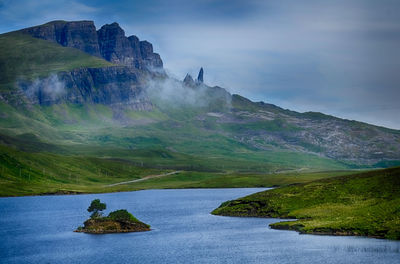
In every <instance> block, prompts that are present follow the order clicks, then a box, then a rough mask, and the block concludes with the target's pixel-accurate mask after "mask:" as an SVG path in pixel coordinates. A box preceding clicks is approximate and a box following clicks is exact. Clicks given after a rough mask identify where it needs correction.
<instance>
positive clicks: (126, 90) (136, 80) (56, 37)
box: [18, 21, 163, 110]
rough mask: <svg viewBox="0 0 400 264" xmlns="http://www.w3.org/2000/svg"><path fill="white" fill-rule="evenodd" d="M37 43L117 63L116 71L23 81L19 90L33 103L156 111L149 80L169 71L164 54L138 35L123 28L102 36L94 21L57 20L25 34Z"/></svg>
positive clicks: (108, 27)
mask: <svg viewBox="0 0 400 264" xmlns="http://www.w3.org/2000/svg"><path fill="white" fill-rule="evenodd" d="M20 32H23V33H25V34H29V35H31V36H32V37H35V38H41V39H44V40H47V41H52V42H55V43H58V44H60V45H62V46H65V47H72V48H76V49H79V50H82V51H84V52H86V53H89V54H91V55H94V56H97V57H101V58H104V59H105V60H107V61H110V62H112V63H113V64H116V65H117V66H115V67H106V68H83V69H76V70H73V71H71V72H59V73H57V74H54V75H52V76H49V77H46V78H41V79H36V80H33V81H32V80H19V82H18V86H19V87H20V88H21V89H22V91H24V93H25V95H26V96H27V97H28V99H29V101H30V102H31V103H33V104H40V105H51V104H57V103H62V102H67V103H77V104H84V103H99V104H106V105H111V106H121V107H124V108H129V109H133V110H151V109H152V104H151V102H150V100H149V99H148V97H147V95H146V92H145V91H144V88H143V87H144V81H143V80H144V79H145V76H147V75H149V74H150V75H151V74H154V73H152V72H154V70H155V72H160V70H161V72H162V71H163V70H162V69H163V62H162V60H161V58H160V55H158V54H157V53H154V52H153V46H152V44H151V43H149V42H147V41H140V40H139V38H138V37H136V36H130V37H126V36H125V32H124V30H123V29H122V28H121V27H120V26H119V25H118V24H117V23H112V24H107V25H104V26H102V27H101V28H100V29H99V30H98V31H96V27H95V26H94V23H93V21H75V22H66V21H53V22H49V23H47V24H44V25H40V26H36V27H31V28H26V29H22V30H21V31H20Z"/></svg>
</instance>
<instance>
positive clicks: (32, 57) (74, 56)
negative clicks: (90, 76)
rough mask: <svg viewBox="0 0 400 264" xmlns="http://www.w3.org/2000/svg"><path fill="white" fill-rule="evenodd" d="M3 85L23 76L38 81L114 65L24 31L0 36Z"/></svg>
mask: <svg viewBox="0 0 400 264" xmlns="http://www.w3.org/2000/svg"><path fill="white" fill-rule="evenodd" d="M0 50H1V52H0V72H1V74H0V84H7V83H10V82H13V81H15V80H16V79H17V78H19V77H27V78H35V77H43V76H47V75H49V74H50V73H53V72H60V71H69V70H73V69H76V68H97V67H107V66H112V65H113V64H111V63H110V62H107V61H105V60H103V59H100V58H97V57H94V56H91V55H89V54H86V53H84V52H82V51H80V50H78V49H74V48H67V47H62V46H60V45H58V44H56V43H52V42H49V41H46V40H42V39H37V38H32V37H31V36H29V35H26V34H23V33H20V32H11V33H6V34H1V35H0Z"/></svg>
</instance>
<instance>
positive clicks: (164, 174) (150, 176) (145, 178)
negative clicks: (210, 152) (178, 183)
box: [105, 171, 182, 187]
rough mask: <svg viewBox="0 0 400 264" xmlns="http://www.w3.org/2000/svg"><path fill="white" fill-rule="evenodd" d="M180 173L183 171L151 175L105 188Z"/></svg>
mask: <svg viewBox="0 0 400 264" xmlns="http://www.w3.org/2000/svg"><path fill="white" fill-rule="evenodd" d="M179 172H182V171H172V172H168V173H163V174H158V175H149V176H145V177H143V178H140V179H136V180H132V181H124V182H117V183H113V184H109V185H106V186H105V187H112V186H117V185H122V184H129V183H134V182H140V181H145V180H148V179H153V178H160V177H164V176H168V175H173V174H177V173H179Z"/></svg>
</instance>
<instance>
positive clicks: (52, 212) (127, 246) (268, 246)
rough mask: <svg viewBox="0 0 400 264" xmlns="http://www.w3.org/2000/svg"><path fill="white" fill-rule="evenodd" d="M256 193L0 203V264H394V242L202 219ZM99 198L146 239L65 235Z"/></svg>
mask: <svg viewBox="0 0 400 264" xmlns="http://www.w3.org/2000/svg"><path fill="white" fill-rule="evenodd" d="M261 190H263V189H254V188H242V189H187V190H147V191H138V192H124V193H112V194H94V195H72V196H36V197H17V198H1V199H0V263H96V264H99V263H152V264H155V263H363V264H365V263H390V264H392V263H400V242H398V241H388V240H381V239H371V238H362V237H333V236H314V235H299V234H298V233H296V232H293V231H282V230H273V229H270V228H269V227H268V224H269V223H272V222H275V221H277V220H276V219H262V218H236V217H221V216H213V215H210V212H211V211H212V210H213V209H214V208H216V207H218V206H219V205H220V203H221V202H223V201H226V200H230V199H234V198H238V197H241V196H244V195H248V194H250V193H254V192H257V191H261ZM95 198H100V199H101V201H102V202H105V203H106V204H107V208H108V210H107V213H108V212H109V211H110V210H116V209H121V208H124V209H127V210H128V211H130V212H132V213H133V214H134V215H135V216H136V217H137V218H138V219H140V220H142V221H144V222H146V223H148V224H150V225H151V226H152V229H153V230H152V231H150V232H140V233H125V234H107V235H90V234H83V233H74V232H72V231H73V230H74V229H75V228H76V227H77V226H79V225H82V223H83V222H84V221H85V219H87V218H88V217H89V213H87V212H86V209H87V207H88V206H89V204H90V202H91V201H92V200H93V199H95Z"/></svg>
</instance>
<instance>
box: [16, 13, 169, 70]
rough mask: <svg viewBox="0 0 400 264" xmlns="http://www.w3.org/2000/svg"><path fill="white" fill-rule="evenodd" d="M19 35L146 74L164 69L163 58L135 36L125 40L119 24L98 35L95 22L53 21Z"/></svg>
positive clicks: (102, 30)
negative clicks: (67, 48)
mask: <svg viewBox="0 0 400 264" xmlns="http://www.w3.org/2000/svg"><path fill="white" fill-rule="evenodd" d="M20 32H23V33H25V34H29V35H31V36H32V37H35V38H41V39H45V40H48V41H52V42H56V43H58V44H60V45H62V46H65V47H72V48H76V49H80V50H82V51H84V52H86V53H89V54H91V55H94V56H97V57H101V58H104V59H106V60H108V61H110V62H112V63H114V64H117V65H124V66H130V67H135V68H137V69H147V70H160V69H162V68H163V62H162V60H161V57H160V55H159V54H157V53H154V51H153V45H152V44H151V43H150V42H148V41H140V40H139V38H138V37H136V36H130V37H126V36H125V32H124V30H123V29H122V28H121V27H120V26H119V25H118V23H112V24H107V25H104V26H102V27H101V28H100V29H99V30H98V31H96V27H95V26H94V23H93V21H73V22H67V21H53V22H49V23H46V24H44V25H40V26H36V27H31V28H26V29H22V30H21V31H20Z"/></svg>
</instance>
